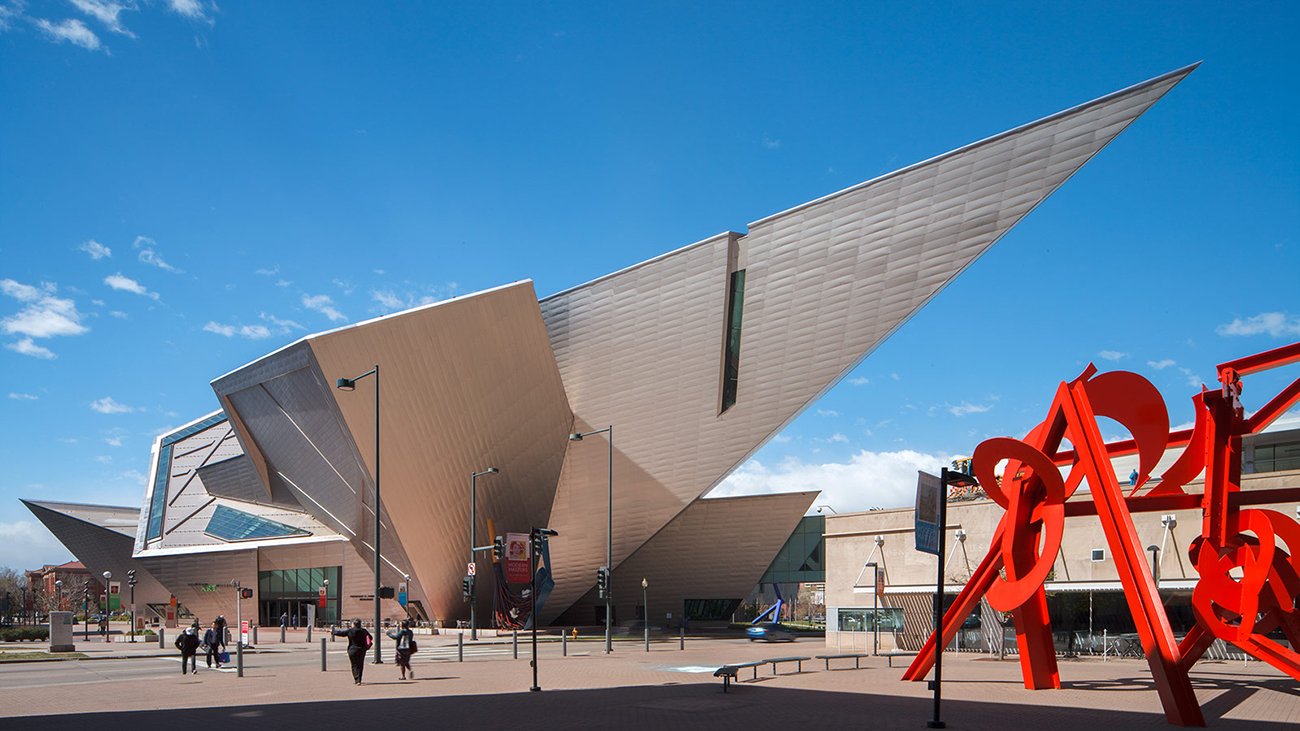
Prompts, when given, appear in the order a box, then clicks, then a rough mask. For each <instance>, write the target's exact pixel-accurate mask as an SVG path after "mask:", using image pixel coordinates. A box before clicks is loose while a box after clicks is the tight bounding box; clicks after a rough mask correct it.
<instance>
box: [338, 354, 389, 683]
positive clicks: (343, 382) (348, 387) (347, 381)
mask: <svg viewBox="0 0 1300 731" xmlns="http://www.w3.org/2000/svg"><path fill="white" fill-rule="evenodd" d="M369 375H374V377H375V594H374V601H375V635H374V637H375V644H374V646H375V659H374V664H375V665H382V664H383V663H384V661H383V659H382V657H381V656H380V654H379V638H380V636H381V633H380V631H379V562H380V553H379V505H380V503H379V364H378V363H376V364H375V367H374V368H372V369H370V370H368V371H366V372H365V373H362V374H361V375H359V376H357V377H356V378H340V379H339V380H338V383H337V384H335V385H336V386H337V387H338V389H339V390H340V391H355V390H356V388H357V381H360V380H361V379H362V378H365V377H366V376H369Z"/></svg>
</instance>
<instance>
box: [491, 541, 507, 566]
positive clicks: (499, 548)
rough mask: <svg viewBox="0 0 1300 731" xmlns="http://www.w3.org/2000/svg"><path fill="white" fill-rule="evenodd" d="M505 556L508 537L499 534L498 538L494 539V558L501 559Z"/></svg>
mask: <svg viewBox="0 0 1300 731" xmlns="http://www.w3.org/2000/svg"><path fill="white" fill-rule="evenodd" d="M505 557H506V539H504V538H502V537H501V536H497V537H496V539H495V540H493V541H492V558H493V559H495V560H497V561H500V560H501V559H503V558H505Z"/></svg>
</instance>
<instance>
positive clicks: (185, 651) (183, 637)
mask: <svg viewBox="0 0 1300 731" xmlns="http://www.w3.org/2000/svg"><path fill="white" fill-rule="evenodd" d="M176 649H177V650H180V651H181V675H184V674H185V672H186V669H185V663H186V662H189V665H190V670H189V672H191V673H194V674H196V675H197V674H198V672H199V661H198V658H196V657H195V654H196V653H197V652H198V651H199V623H198V622H195V623H193V624H191V625H190V626H188V627H186V628H185V631H184V632H181V633H180V634H178V635H176Z"/></svg>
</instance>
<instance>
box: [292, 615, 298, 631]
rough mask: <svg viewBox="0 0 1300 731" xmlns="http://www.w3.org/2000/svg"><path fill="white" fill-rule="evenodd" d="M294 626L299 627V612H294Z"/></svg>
mask: <svg viewBox="0 0 1300 731" xmlns="http://www.w3.org/2000/svg"><path fill="white" fill-rule="evenodd" d="M293 628H294V629H298V613H297V612H294V613H293Z"/></svg>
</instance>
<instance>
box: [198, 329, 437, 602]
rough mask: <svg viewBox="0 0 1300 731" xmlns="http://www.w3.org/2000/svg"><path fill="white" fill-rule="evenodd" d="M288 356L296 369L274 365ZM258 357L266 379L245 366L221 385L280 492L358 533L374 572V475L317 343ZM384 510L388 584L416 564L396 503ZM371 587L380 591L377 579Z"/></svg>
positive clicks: (354, 537)
mask: <svg viewBox="0 0 1300 731" xmlns="http://www.w3.org/2000/svg"><path fill="white" fill-rule="evenodd" d="M282 357H283V360H284V364H285V365H287V366H290V367H292V369H291V370H288V371H286V372H278V371H277V370H276V369H275V368H274V367H273V366H274V364H275V362H276V361H277V359H279V358H282ZM256 365H257V367H256V368H255V369H254V370H255V372H256V373H257V374H258V375H259V376H261V377H263V378H265V379H266V380H264V381H261V382H258V383H255V384H253V385H247V384H248V379H245V378H240V376H241V375H242V371H241V372H236V373H235V374H232V376H230V377H227V378H224V379H222V380H221V381H219V382H218V383H217V384H214V387H216V388H218V393H219V394H222V395H224V396H225V397H226V399H227V400H228V401H229V403H230V405H231V407H232V408H233V409H234V410H235V411H236V412H237V413H238V414H239V415H240V416H241V418H242V422H241V423H243V424H244V425H245V427H246V428H247V429H248V430H249V434H248V435H247V436H246V438H245V441H248V442H252V443H255V444H256V447H257V449H258V452H259V454H261V455H262V458H263V460H264V462H265V464H266V465H267V471H268V474H269V476H270V480H271V487H272V493H277V492H279V491H280V490H282V489H287V490H288V491H290V492H291V493H292V494H293V495H294V497H295V499H296V502H297V503H298V504H300V505H302V506H303V508H304V509H305V510H306V511H307V512H308V513H309V514H311V515H312V516H313V517H315V518H316V519H317V520H319V521H321V522H322V523H324V524H325V525H327V526H329V527H330V528H331V529H333V530H334V531H335V532H337V533H339V534H341V535H344V536H346V537H347V538H348V539H349V540H351V541H352V543H353V549H354V551H355V552H359V553H360V554H361V555H362V556H364V557H365V558H364V561H366V562H371V569H370V575H371V576H373V574H374V568H373V563H372V562H373V561H374V548H373V537H374V522H373V520H374V507H373V503H374V497H373V496H374V487H373V482H371V480H370V476H369V475H368V474H366V473H365V472H363V470H362V466H361V464H360V462H359V461H358V459H357V454H358V453H357V449H356V446H355V445H354V444H353V442H352V437H351V435H350V434H349V433H348V432H347V431H346V429H345V428H344V422H343V420H342V416H341V415H340V414H338V412H337V411H335V406H334V403H333V395H332V393H331V391H332V389H330V388H329V387H328V386H326V384H325V380H324V378H323V376H322V375H321V374H320V371H319V370H318V367H317V366H316V365H315V361H314V358H312V357H311V352H310V351H307V352H306V353H304V352H302V351H299V350H297V349H296V348H289V349H286V350H284V351H281V352H280V353H278V354H273V355H271V356H268V358H267V359H264V361H261V362H259V363H258V364H256ZM293 366H301V367H293ZM232 383H233V384H238V385H247V387H245V388H243V389H242V390H239V391H236V392H233V393H230V392H224V391H222V390H221V389H222V387H224V386H225V385H228V384H232ZM372 419H373V417H372ZM383 514H384V515H383V517H384V520H383V521H382V524H381V526H382V529H383V534H382V535H381V538H380V540H381V541H382V548H383V551H382V553H383V558H384V560H385V563H384V564H383V565H382V567H381V570H380V576H381V579H382V581H383V585H385V586H395V585H396V582H397V581H398V579H399V577H401V576H403V575H405V574H407V573H409V572H410V562H409V560H408V559H407V556H406V553H405V551H404V549H403V547H402V543H401V541H400V539H399V537H398V536H397V535H396V534H395V533H394V532H393V531H392V529H391V525H392V524H391V521H390V520H389V519H388V515H389V513H388V510H387V509H384V510H383ZM418 586H419V585H418V582H417V583H416V585H415V586H414V587H413V589H412V594H414V595H415V597H416V598H421V597H422V594H421V591H420V589H419V588H418ZM357 593H359V592H357ZM365 593H367V594H370V593H373V580H372V581H371V587H370V589H369V590H367V591H366V592H365ZM372 614H373V610H372ZM391 616H393V617H396V618H401V617H402V616H404V614H403V613H402V612H400V611H398V612H397V613H395V614H393V615H391Z"/></svg>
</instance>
